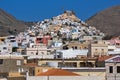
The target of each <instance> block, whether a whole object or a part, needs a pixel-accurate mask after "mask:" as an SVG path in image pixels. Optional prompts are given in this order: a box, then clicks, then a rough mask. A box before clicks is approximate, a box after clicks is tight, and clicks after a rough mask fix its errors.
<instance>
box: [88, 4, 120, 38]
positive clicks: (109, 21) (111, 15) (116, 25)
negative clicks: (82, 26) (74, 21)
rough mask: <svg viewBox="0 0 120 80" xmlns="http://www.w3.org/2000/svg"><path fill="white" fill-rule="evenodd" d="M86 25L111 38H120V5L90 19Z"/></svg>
mask: <svg viewBox="0 0 120 80" xmlns="http://www.w3.org/2000/svg"><path fill="white" fill-rule="evenodd" d="M86 23H88V24H89V25H92V26H95V27H96V28H97V29H99V30H101V31H102V32H104V33H106V35H109V36H120V5H119V6H114V7H111V8H108V9H106V10H104V11H101V12H100V13H97V14H96V15H94V16H92V17H91V18H89V19H88V20H87V21H86Z"/></svg>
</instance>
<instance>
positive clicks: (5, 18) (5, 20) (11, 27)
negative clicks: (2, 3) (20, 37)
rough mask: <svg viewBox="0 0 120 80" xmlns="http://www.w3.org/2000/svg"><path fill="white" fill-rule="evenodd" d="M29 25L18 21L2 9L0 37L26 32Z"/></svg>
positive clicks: (0, 12) (0, 10)
mask: <svg viewBox="0 0 120 80" xmlns="http://www.w3.org/2000/svg"><path fill="white" fill-rule="evenodd" d="M26 27H27V25H25V24H24V22H22V21H18V20H17V19H16V18H15V17H13V16H12V15H10V14H8V13H6V12H5V11H3V10H2V9H0V36H7V35H10V34H14V32H15V31H16V32H20V31H24V29H25V28H26Z"/></svg>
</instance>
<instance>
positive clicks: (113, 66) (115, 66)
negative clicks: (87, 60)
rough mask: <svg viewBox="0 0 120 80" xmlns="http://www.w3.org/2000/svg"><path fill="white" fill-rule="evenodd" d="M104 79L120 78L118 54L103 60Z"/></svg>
mask: <svg viewBox="0 0 120 80" xmlns="http://www.w3.org/2000/svg"><path fill="white" fill-rule="evenodd" d="M105 66H106V80H120V55H117V56H114V57H112V58H109V59H107V60H106V61H105Z"/></svg>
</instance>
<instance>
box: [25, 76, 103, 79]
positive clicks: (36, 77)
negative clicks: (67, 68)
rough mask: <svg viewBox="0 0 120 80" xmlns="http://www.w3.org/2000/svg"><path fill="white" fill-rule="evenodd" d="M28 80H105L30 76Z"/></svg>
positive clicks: (91, 77)
mask: <svg viewBox="0 0 120 80" xmlns="http://www.w3.org/2000/svg"><path fill="white" fill-rule="evenodd" d="M27 80H105V78H104V77H100V76H29V77H28V78H27Z"/></svg>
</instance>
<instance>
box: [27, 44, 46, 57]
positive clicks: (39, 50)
mask: <svg viewBox="0 0 120 80" xmlns="http://www.w3.org/2000/svg"><path fill="white" fill-rule="evenodd" d="M45 54H47V47H46V46H45V45H43V44H37V45H32V47H29V48H26V55H29V56H30V55H45Z"/></svg>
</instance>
